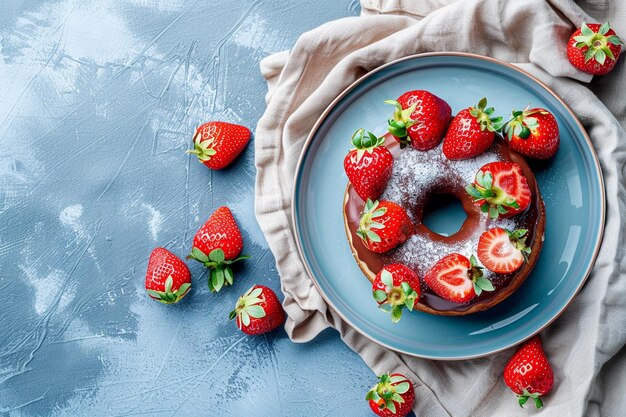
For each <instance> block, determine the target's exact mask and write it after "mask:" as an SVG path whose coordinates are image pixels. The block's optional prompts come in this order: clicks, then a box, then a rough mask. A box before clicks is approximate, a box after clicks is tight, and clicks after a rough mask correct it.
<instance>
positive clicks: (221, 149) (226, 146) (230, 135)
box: [187, 122, 250, 169]
mask: <svg viewBox="0 0 626 417" xmlns="http://www.w3.org/2000/svg"><path fill="white" fill-rule="evenodd" d="M248 141H250V129H248V128H247V127H245V126H240V125H236V124H233V123H226V122H208V123H205V124H203V125H202V126H200V127H199V128H198V129H197V130H196V134H195V135H194V136H193V149H192V150H189V151H187V153H190V154H194V155H197V156H198V160H199V161H200V162H202V163H203V164H204V165H206V166H207V167H209V168H210V169H222V168H224V167H225V166H227V165H229V164H230V163H231V162H233V160H234V159H235V158H236V157H237V156H238V155H239V154H240V153H241V151H243V149H244V148H245V147H246V145H247V144H248Z"/></svg>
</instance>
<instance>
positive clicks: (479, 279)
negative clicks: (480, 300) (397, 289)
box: [424, 253, 494, 303]
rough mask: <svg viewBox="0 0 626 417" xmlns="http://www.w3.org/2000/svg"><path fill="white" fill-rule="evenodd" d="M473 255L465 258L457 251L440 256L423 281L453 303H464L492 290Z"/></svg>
mask: <svg viewBox="0 0 626 417" xmlns="http://www.w3.org/2000/svg"><path fill="white" fill-rule="evenodd" d="M482 269H483V268H482V267H480V266H478V263H477V262H476V258H475V257H474V255H472V256H471V257H470V259H467V258H466V257H465V256H463V255H461V254H458V253H451V254H450V255H447V256H444V257H443V258H441V259H440V260H439V261H438V262H437V263H436V264H435V265H434V266H433V267H432V268H430V269H429V270H428V272H426V275H425V276H424V281H425V282H426V285H428V287H430V289H431V290H433V292H435V294H437V295H438V296H440V297H441V298H443V299H444V300H448V301H451V302H453V303H466V302H468V301H470V300H472V299H474V298H475V297H477V296H479V295H480V294H482V292H483V291H493V290H494V287H493V284H492V283H491V281H489V280H488V279H487V278H485V277H483V272H482Z"/></svg>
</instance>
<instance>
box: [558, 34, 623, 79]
mask: <svg viewBox="0 0 626 417" xmlns="http://www.w3.org/2000/svg"><path fill="white" fill-rule="evenodd" d="M623 45H624V42H622V40H621V39H620V38H619V37H618V36H617V35H616V34H615V31H614V30H613V29H611V27H610V26H609V23H608V22H607V23H605V24H603V25H600V24H599V23H590V24H589V25H586V24H585V23H583V25H582V27H581V28H580V29H578V30H576V32H574V33H573V34H572V36H571V37H570V39H569V41H568V42H567V58H568V59H569V61H570V62H571V63H572V65H573V66H575V67H576V68H578V69H579V70H581V71H584V72H587V73H589V74H594V75H604V74H606V73H608V72H610V71H611V70H612V69H613V67H614V66H615V63H616V62H617V59H618V58H619V55H620V53H621V52H622V46H623Z"/></svg>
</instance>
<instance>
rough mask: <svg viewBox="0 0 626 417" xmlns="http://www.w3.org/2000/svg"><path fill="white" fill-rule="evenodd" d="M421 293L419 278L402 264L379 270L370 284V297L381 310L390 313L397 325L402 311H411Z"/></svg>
mask: <svg viewBox="0 0 626 417" xmlns="http://www.w3.org/2000/svg"><path fill="white" fill-rule="evenodd" d="M420 293H421V288H420V278H419V276H417V274H416V273H415V272H413V270H412V269H410V268H409V267H408V266H406V265H402V264H391V265H387V266H385V267H384V268H383V269H381V270H380V272H379V273H378V275H376V278H375V279H374V282H373V283H372V296H373V297H374V300H376V302H377V303H378V305H379V306H380V308H381V310H383V311H386V312H388V313H391V321H392V322H394V323H397V322H399V321H400V318H401V317H402V309H403V308H404V307H406V308H407V309H408V310H409V311H413V306H414V305H415V303H416V302H418V301H419V297H420Z"/></svg>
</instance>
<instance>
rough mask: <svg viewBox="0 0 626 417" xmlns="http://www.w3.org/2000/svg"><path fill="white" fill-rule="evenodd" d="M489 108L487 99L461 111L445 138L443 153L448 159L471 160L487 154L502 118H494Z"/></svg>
mask: <svg viewBox="0 0 626 417" xmlns="http://www.w3.org/2000/svg"><path fill="white" fill-rule="evenodd" d="M486 107H487V99H486V98H484V97H483V98H482V99H481V100H480V101H479V102H478V105H477V106H475V107H469V108H467V109H463V110H461V111H460V112H459V113H458V114H457V115H456V116H454V119H452V122H451V123H450V127H449V128H448V132H447V133H446V136H445V137H444V138H443V153H444V155H445V156H446V158H448V159H469V158H474V157H475V156H478V155H480V154H481V153H483V152H485V151H486V150H487V149H489V147H490V146H491V144H492V143H493V140H494V138H495V132H497V131H498V130H500V128H501V125H500V122H501V121H502V117H500V116H498V117H493V112H494V109H493V107H489V108H486Z"/></svg>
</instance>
